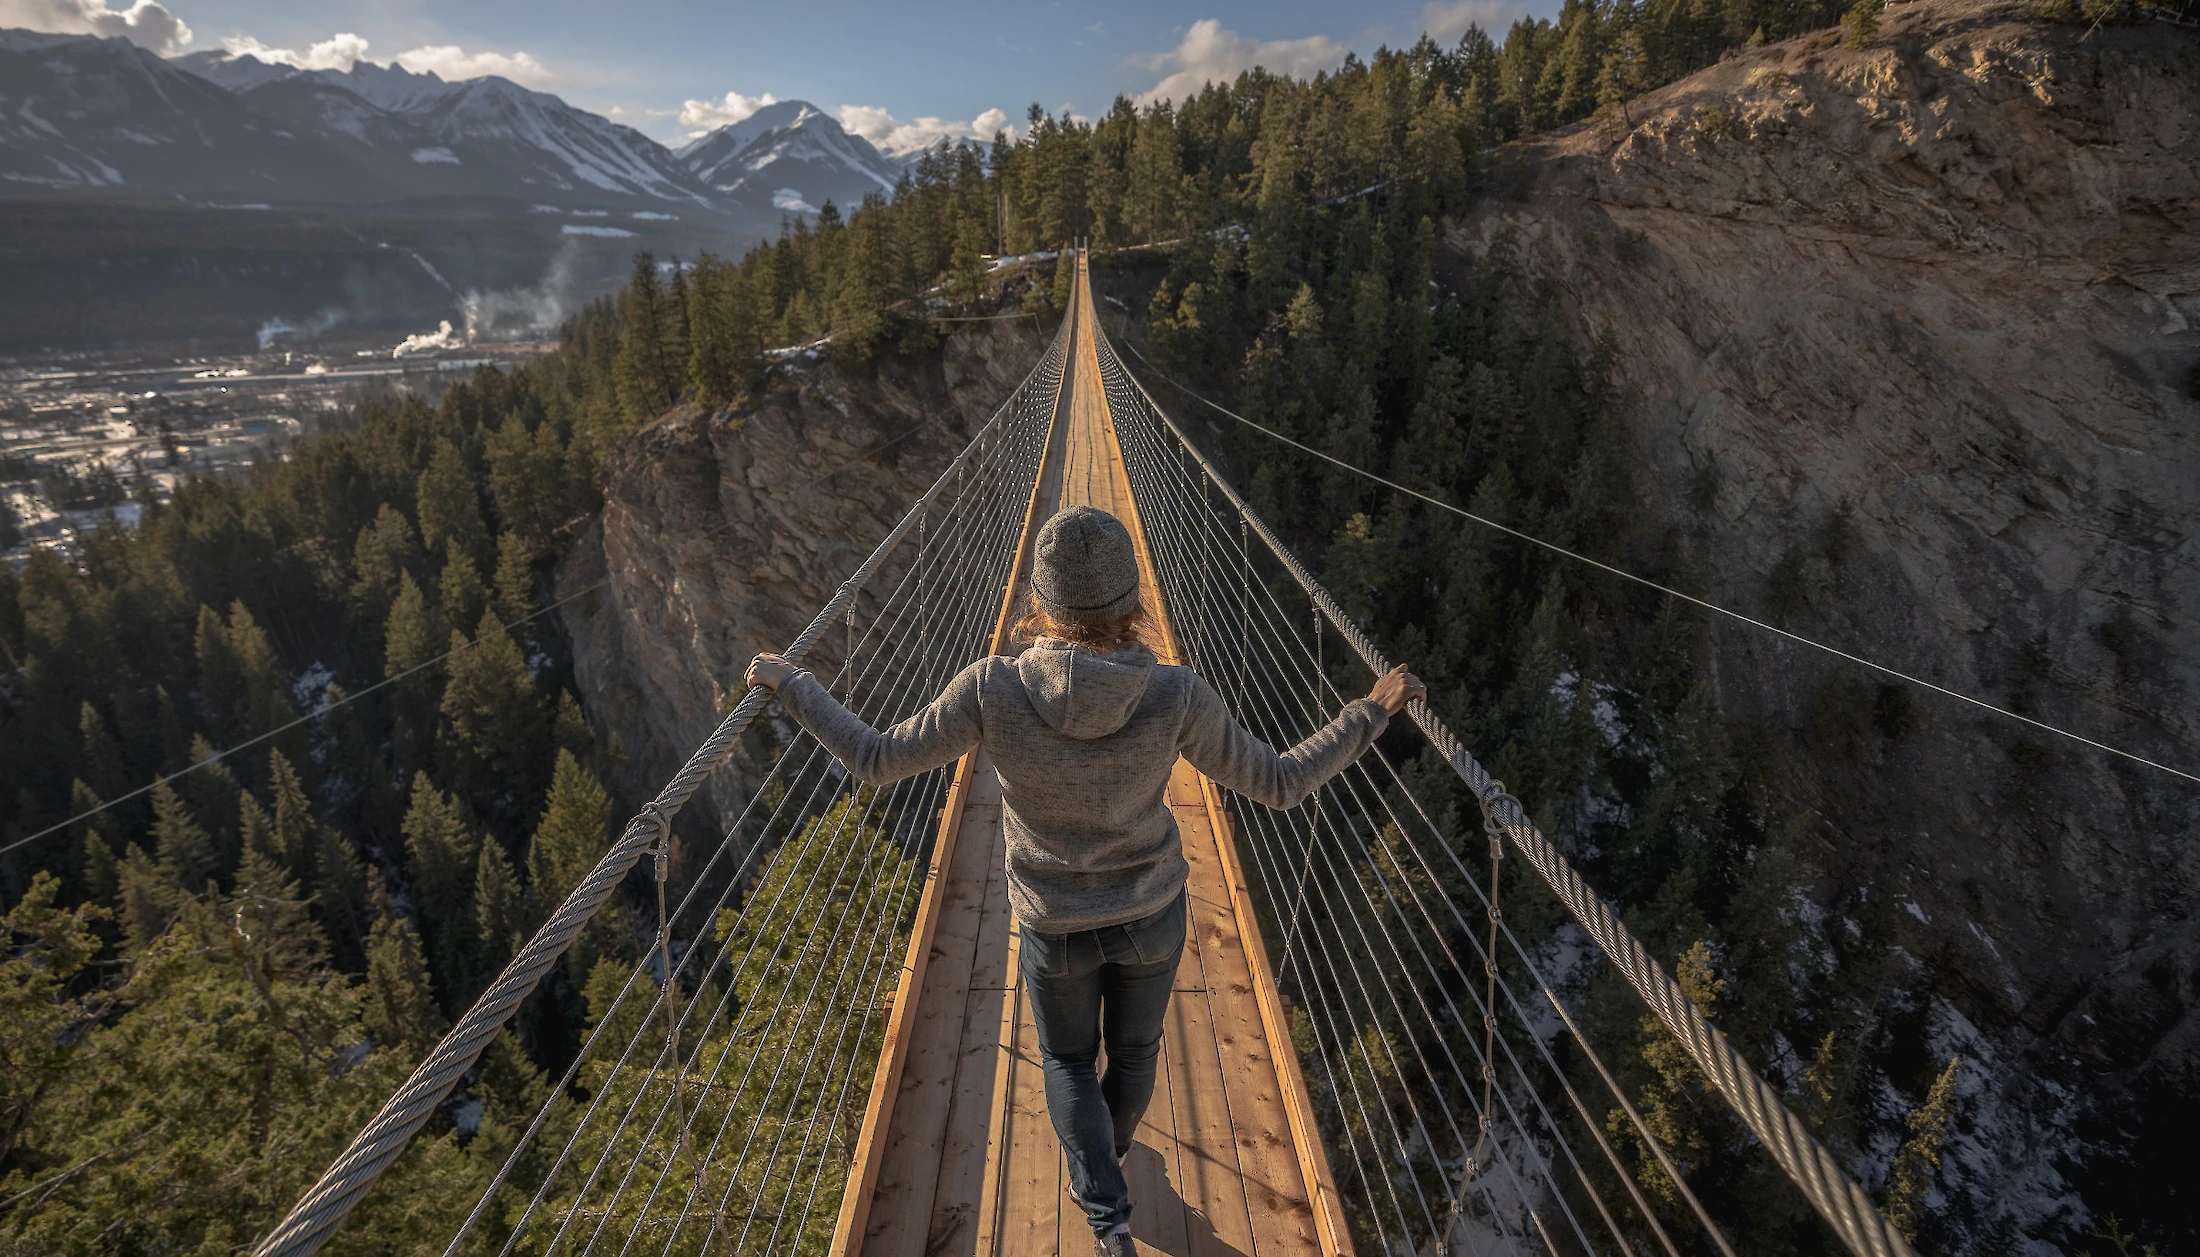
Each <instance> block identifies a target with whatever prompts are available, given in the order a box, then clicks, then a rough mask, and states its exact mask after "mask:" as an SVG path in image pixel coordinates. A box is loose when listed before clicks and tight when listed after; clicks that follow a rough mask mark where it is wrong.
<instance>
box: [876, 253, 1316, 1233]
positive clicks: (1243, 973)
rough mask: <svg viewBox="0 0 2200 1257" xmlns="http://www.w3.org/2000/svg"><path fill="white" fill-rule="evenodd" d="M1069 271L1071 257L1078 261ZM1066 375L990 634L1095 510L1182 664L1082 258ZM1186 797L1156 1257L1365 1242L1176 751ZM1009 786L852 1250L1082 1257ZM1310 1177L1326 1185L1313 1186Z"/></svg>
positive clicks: (1143, 1133) (903, 1048) (1147, 1208)
mask: <svg viewBox="0 0 2200 1257" xmlns="http://www.w3.org/2000/svg"><path fill="white" fill-rule="evenodd" d="M1069 262H1070V259H1069V257H1068V256H1067V255H1065V257H1064V264H1069ZM1075 265H1076V266H1077V267H1078V276H1077V281H1078V282H1077V287H1076V296H1075V299H1074V301H1073V305H1072V310H1071V312H1070V317H1071V318H1072V319H1073V320H1074V321H1075V322H1074V327H1073V333H1072V334H1073V337H1074V340H1073V342H1072V345H1071V350H1070V352H1071V370H1070V371H1069V372H1068V373H1066V376H1065V380H1064V385H1063V395H1062V397H1061V399H1060V401H1059V402H1058V404H1057V407H1056V414H1055V420H1054V426H1053V431H1052V433H1051V434H1050V437H1049V448H1048V456H1047V460H1046V465H1045V470H1044V471H1043V472H1042V473H1041V475H1040V478H1039V483H1038V484H1037V486H1036V487H1035V490H1034V494H1033V498H1032V501H1031V504H1030V508H1029V512H1028V515H1029V518H1028V519H1027V522H1026V527H1025V530H1024V540H1023V543H1022V545H1023V551H1022V553H1021V554H1020V555H1019V557H1018V561H1017V563H1016V565H1015V568H1014V572H1013V574H1012V576H1011V578H1010V584H1009V588H1008V589H1007V590H1006V591H1004V597H1003V601H1002V613H1001V618H1000V623H999V626H998V627H997V629H996V634H995V649H996V650H999V651H1002V652H1003V653H1007V652H1009V651H1013V650H1014V649H1015V647H1013V646H1011V645H1009V644H1008V634H1007V626H1008V625H1009V624H1010V623H1011V622H1012V621H1013V620H1014V619H1015V618H1016V615H1017V613H1018V612H1020V610H1021V608H1022V607H1023V605H1024V600H1025V581H1026V579H1027V573H1028V566H1029V551H1030V544H1031V538H1032V536H1033V535H1034V534H1035V532H1036V530H1037V527H1038V525H1039V524H1041V523H1043V522H1044V521H1045V520H1046V519H1047V518H1048V517H1049V516H1050V515H1052V514H1053V513H1054V512H1055V511H1056V510H1059V509H1060V508H1062V507H1064V506H1070V505H1075V504H1078V503H1089V504H1091V505H1094V506H1098V507H1101V508H1102V509H1105V510H1108V511H1110V512H1112V513H1114V514H1115V515H1116V516H1117V517H1119V518H1121V519H1122V520H1123V521H1124V523H1125V524H1127V525H1128V526H1129V527H1130V529H1131V532H1132V536H1133V537H1134V538H1135V539H1137V541H1138V543H1139V550H1140V560H1141V566H1142V568H1143V570H1144V581H1145V596H1146V599H1147V604H1146V605H1147V606H1148V607H1150V608H1152V609H1153V610H1154V611H1155V613H1156V615H1157V618H1158V619H1160V620H1161V622H1162V625H1163V630H1164V634H1165V635H1166V637H1167V638H1168V642H1167V646H1166V648H1165V649H1163V650H1162V652H1161V653H1162V654H1163V656H1164V659H1165V660H1169V661H1174V660H1175V659H1176V658H1177V657H1178V654H1179V650H1178V646H1177V640H1176V636H1175V633H1174V630H1173V629H1170V628H1169V627H1168V622H1167V606H1166V604H1165V603H1164V602H1163V600H1162V598H1161V591H1160V588H1159V585H1158V583H1157V582H1156V579H1155V575H1154V568H1153V563H1152V560H1151V557H1150V555H1149V554H1148V552H1147V551H1146V547H1145V538H1144V534H1143V531H1142V530H1141V528H1140V525H1139V522H1138V512H1137V506H1136V503H1135V502H1134V501H1133V500H1132V496H1131V488H1130V481H1129V478H1128V477H1127V475H1126V474H1125V472H1124V468H1123V460H1122V453H1121V450H1120V447H1119V446H1118V444H1117V442H1116V435H1115V429H1114V423H1113V420H1112V417H1111V416H1110V414H1109V412H1108V405H1107V399H1106V394H1105V392H1104V391H1103V390H1102V388H1101V385H1100V377H1099V358H1098V353H1097V350H1096V348H1095V342H1094V339H1093V338H1094V332H1095V327H1096V321H1095V318H1094V311H1093V305H1092V299H1091V293H1090V286H1089V284H1088V282H1087V271H1086V267H1085V260H1084V258H1083V257H1082V255H1080V256H1078V257H1077V258H1076V260H1075ZM1168 797H1169V803H1170V806H1171V808H1172V809H1174V811H1175V813H1176V819H1177V824H1178V827H1179V828H1180V829H1181V831H1182V833H1183V839H1184V854H1185V857H1186V859H1187V860H1188V861H1189V862H1190V864H1191V869H1192V874H1191V887H1190V896H1191V898H1190V905H1191V926H1192V929H1191V935H1192V937H1191V941H1190V942H1189V943H1188V945H1187V947H1186V949H1185V954H1184V960H1183V964H1182V967H1181V968H1180V969H1179V970H1178V975H1177V991H1176V996H1175V998H1174V999H1173V1000H1172V1001H1171V1003H1170V1007H1169V1015H1168V1023H1167V1027H1166V1030H1165V1032H1164V1036H1163V1040H1162V1068H1161V1076H1160V1079H1159V1082H1158V1085H1157V1086H1156V1088H1155V1092H1154V1100H1153V1105H1152V1107H1151V1108H1150V1109H1149V1110H1148V1112H1147V1114H1146V1118H1145V1121H1144V1123H1143V1124H1142V1125H1141V1126H1140V1127H1139V1131H1138V1146H1137V1147H1136V1149H1135V1150H1133V1151H1132V1153H1131V1155H1130V1159H1129V1162H1128V1166H1127V1169H1128V1172H1129V1177H1130V1185H1131V1196H1132V1204H1133V1209H1134V1218H1133V1222H1132V1226H1133V1235H1134V1237H1135V1238H1136V1240H1137V1241H1138V1244H1139V1251H1140V1252H1141V1253H1149V1254H1151V1253H1166V1254H1170V1257H1194V1255H1198V1257H1209V1255H1212V1257H1228V1255H1231V1254H1240V1255H1243V1257H1286V1255H1290V1257H1297V1255H1300V1254H1332V1253H1339V1252H1349V1251H1350V1250H1349V1240H1348V1239H1347V1238H1346V1237H1345V1234H1344V1230H1343V1224H1342V1220H1341V1214H1340V1213H1339V1211H1338V1209H1337V1207H1336V1190H1335V1187H1334V1185H1333V1183H1331V1181H1330V1179H1329V1171H1328V1163H1327V1159H1326V1155H1325V1153H1324V1152H1323V1150H1322V1147H1321V1143H1320V1139H1319V1137H1318V1135H1316V1134H1315V1132H1314V1130H1313V1126H1312V1120H1311V1116H1310V1111H1309V1110H1308V1108H1307V1106H1306V1102H1305V1087H1304V1084H1303V1082H1302V1081H1301V1080H1300V1078H1299V1076H1298V1065H1297V1060H1296V1057H1295V1056H1294V1055H1293V1053H1292V1051H1291V1048H1290V1043H1289V1039H1288V1030H1287V1024H1288V1023H1287V1022H1286V1021H1285V1020H1284V1013H1283V1009H1282V1005H1281V1003H1280V1001H1279V1000H1278V999H1277V996H1276V993H1275V985H1274V981H1273V978H1272V975H1271V971H1270V969H1269V967H1268V963H1267V959H1266V957H1265V955H1264V953H1263V949H1262V946H1261V943H1260V938H1259V934H1258V931H1257V930H1256V929H1255V928H1254V927H1253V923H1252V918H1251V905H1250V901H1249V899H1248V897H1247V894H1246V890H1245V885H1244V880H1243V876H1242V873H1241V871H1240V868H1239V866H1238V864H1237V860H1236V851H1235V843H1234V840H1233V838H1232V836H1231V833H1230V829H1229V819H1228V816H1227V815H1226V814H1225V813H1224V812H1223V810H1222V808H1221V805H1220V799H1219V796H1218V795H1217V794H1216V793H1215V791H1214V788H1213V787H1212V786H1211V785H1210V784H1209V783H1207V782H1206V781H1205V780H1204V779H1203V778H1201V777H1200V775H1199V774H1198V773H1197V772H1195V771H1193V770H1192V768H1191V767H1190V765H1188V764H1185V763H1183V762H1182V761H1179V762H1178V764H1177V766H1176V773H1175V776H1174V777H1173V778H1172V779H1171V781H1170V784H1169V794H1168ZM1002 844H1003V839H1002V834H1001V792H1000V784H999V781H998V779H997V778H996V776H995V775H994V772H993V769H992V766H991V764H990V762H989V761H987V760H986V759H985V757H984V756H983V754H982V753H981V754H977V755H973V756H971V757H970V758H968V759H966V760H965V761H964V762H963V763H962V764H961V765H959V766H958V770H957V775H956V781H955V786H954V789H953V790H952V792H951V793H950V796H949V802H948V805H947V806H946V808H944V809H943V811H942V817H941V833H940V841H939V842H938V843H937V844H936V847H937V851H936V852H935V855H934V859H933V865H932V868H931V871H930V873H929V875H928V878H927V882H926V886H925V894H924V899H923V904H922V906H921V908H920V910H919V915H918V920H917V924H916V929H915V932H914V935H913V941H912V943H911V947H910V956H909V960H908V962H907V963H906V964H905V965H904V968H903V972H902V986H901V989H900V991H899V992H898V993H897V996H896V1003H895V1012H894V1017H893V1021H892V1024H891V1025H890V1026H889V1028H888V1031H887V1043H886V1050H885V1052H884V1053H883V1054H882V1057H881V1062H880V1067H879V1074H878V1078H877V1079H876V1081H875V1082H874V1086H873V1089H872V1094H871V1101H870V1109H869V1111H868V1112H867V1114H866V1118H865V1122H864V1127H863V1134H862V1138H861V1141H860V1143H859V1145H858V1148H857V1152H856V1159H855V1164H854V1167H853V1169H852V1170H851V1173H850V1177H849V1184H848V1192H847V1195H846V1197H845V1198H844V1200H843V1202H842V1207H841V1217H840V1226H839V1230H838V1233H837V1234H836V1236H835V1240H834V1246H833V1251H834V1252H835V1253H836V1254H850V1255H852V1254H857V1253H861V1254H864V1255H865V1257H977V1255H979V1254H986V1255H992V1254H1000V1255H1001V1257H1053V1255H1054V1254H1057V1253H1060V1254H1069V1255H1071V1257H1082V1254H1084V1253H1087V1252H1089V1251H1090V1245H1091V1240H1090V1232H1089V1231H1087V1229H1086V1227H1085V1223H1084V1216H1083V1214H1082V1212H1081V1211H1080V1210H1079V1209H1078V1208H1077V1206H1076V1204H1075V1202H1073V1201H1072V1200H1071V1199H1070V1197H1069V1178H1068V1173H1067V1167H1066V1165H1065V1163H1064V1161H1063V1157H1062V1152H1061V1148H1060V1146H1059V1145H1058V1144H1057V1142H1056V1140H1055V1137H1054V1127H1053V1125H1052V1123H1051V1122H1050V1121H1049V1120H1048V1118H1047V1111H1046V1094H1045V1090H1044V1087H1043V1085H1042V1081H1041V1076H1040V1066H1039V1055H1038V1041H1037V1036H1036V1034H1035V1032H1034V1031H1033V1028H1032V1023H1031V1016H1030V1010H1029V1007H1028V1005H1027V1003H1026V1001H1025V998H1024V994H1023V992H1022V991H1021V990H1020V989H1019V986H1018V979H1017V966H1016V952H1017V941H1016V932H1015V929H1014V924H1013V921H1012V920H1011V918H1010V914H1009V906H1008V896H1007V890H1006V886H1005V884H1004V881H1003V865H1004V861H1005V854H1004V850H1003V845H1002ZM1309 1183H1312V1184H1313V1185H1314V1189H1313V1190H1312V1191H1309Z"/></svg>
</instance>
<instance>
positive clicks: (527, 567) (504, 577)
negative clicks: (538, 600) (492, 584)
mask: <svg viewBox="0 0 2200 1257" xmlns="http://www.w3.org/2000/svg"><path fill="white" fill-rule="evenodd" d="M496 587H497V589H496V602H495V607H496V613H497V618H498V619H500V620H502V621H503V622H504V623H506V624H508V625H512V624H518V623H519V622H520V621H521V620H524V619H526V618H527V617H528V616H529V615H532V614H533V613H534V610H535V552H534V551H533V550H532V549H531V548H529V546H528V544H527V541H526V539H525V538H524V537H522V536H520V534H519V533H518V532H516V531H508V532H505V533H503V534H502V535H500V536H499V537H498V538H497V572H496Z"/></svg>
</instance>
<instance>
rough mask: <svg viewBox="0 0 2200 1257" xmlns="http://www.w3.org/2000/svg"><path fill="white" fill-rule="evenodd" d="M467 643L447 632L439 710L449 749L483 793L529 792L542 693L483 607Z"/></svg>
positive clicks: (541, 735) (537, 756)
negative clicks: (446, 677) (448, 657)
mask: <svg viewBox="0 0 2200 1257" xmlns="http://www.w3.org/2000/svg"><path fill="white" fill-rule="evenodd" d="M476 633H477V634H478V637H477V639H476V642H475V644H474V645H472V646H471V647H468V646H466V640H465V638H463V637H461V636H459V635H458V634H457V633H455V632H454V633H452V634H451V648H452V650H453V651H454V652H455V653H454V654H453V655H452V656H451V662H450V665H449V667H450V682H449V684H447V685H446V686H445V687H444V689H443V716H444V719H445V721H446V723H447V727H448V728H449V730H450V737H451V741H452V743H453V746H454V749H455V750H456V751H457V752H458V755H459V757H460V759H461V760H462V762H463V763H464V764H465V765H466V766H467V771H468V773H469V774H470V779H471V780H472V781H473V782H474V784H476V785H478V786H480V787H481V788H482V790H483V792H484V794H490V793H506V794H516V795H517V796H518V797H519V798H520V799H531V798H532V797H533V788H534V786H533V783H536V782H539V781H540V780H541V776H540V774H541V768H540V765H541V762H542V756H543V754H544V751H545V749H546V748H545V747H544V745H543V744H544V740H545V736H546V735H547V733H548V732H549V730H548V728H547V727H546V721H545V712H544V711H543V703H542V698H541V696H540V695H539V694H537V693H536V692H535V679H534V677H533V675H532V674H530V673H529V672H528V669H527V659H526V657H525V656H524V655H522V654H520V649H519V643H518V642H517V641H515V640H513V638H512V635H511V634H510V633H507V632H505V631H504V629H503V628H502V626H500V625H499V624H498V623H497V622H496V618H495V616H493V615H492V614H489V613H486V612H484V613H483V615H482V618H481V622H480V624H479V626H478V627H477V629H476Z"/></svg>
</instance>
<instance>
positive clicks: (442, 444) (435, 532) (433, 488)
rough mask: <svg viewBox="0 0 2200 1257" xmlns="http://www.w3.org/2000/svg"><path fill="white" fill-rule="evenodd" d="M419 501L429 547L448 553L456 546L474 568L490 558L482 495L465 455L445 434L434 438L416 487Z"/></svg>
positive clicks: (422, 528) (422, 531)
mask: <svg viewBox="0 0 2200 1257" xmlns="http://www.w3.org/2000/svg"><path fill="white" fill-rule="evenodd" d="M415 493H416V496H417V499H418V501H419V504H420V507H419V509H420V539H421V541H422V543H424V544H425V545H426V546H427V548H428V549H429V550H430V551H437V550H440V551H443V552H445V553H446V554H447V553H449V551H450V549H451V547H453V546H456V547H457V548H458V549H460V550H462V551H464V552H465V554H466V556H467V557H468V558H470V559H472V560H474V562H475V564H476V567H475V571H476V572H478V571H480V567H479V565H480V564H482V563H485V562H487V561H488V558H489V530H488V527H487V525H485V524H483V523H482V522H481V495H480V494H479V493H477V492H475V490H474V477H473V473H472V472H470V471H468V470H467V467H466V457H465V455H463V454H461V453H459V451H458V447H457V446H456V445H453V444H451V442H450V440H449V439H448V438H443V437H439V438H437V439H436V443H435V452H434V453H433V454H432V455H431V456H430V457H429V459H428V467H427V470H425V471H423V472H421V473H420V483H419V486H418V488H417V489H416V491H415Z"/></svg>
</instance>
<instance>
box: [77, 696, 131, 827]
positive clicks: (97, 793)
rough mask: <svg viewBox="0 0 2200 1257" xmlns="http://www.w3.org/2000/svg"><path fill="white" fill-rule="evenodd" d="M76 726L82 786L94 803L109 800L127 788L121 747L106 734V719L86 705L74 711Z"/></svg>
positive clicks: (127, 778)
mask: <svg viewBox="0 0 2200 1257" xmlns="http://www.w3.org/2000/svg"><path fill="white" fill-rule="evenodd" d="M76 727H77V735H78V737H79V738H80V739H81V740H82V749H83V754H84V759H83V767H84V772H85V774H86V776H85V784H86V785H87V786H88V787H89V788H90V789H91V791H92V794H93V798H94V801H97V800H99V799H112V798H114V797H115V796H116V795H119V794H121V793H123V791H125V790H127V789H129V786H128V784H127V783H128V781H129V776H128V774H127V773H126V772H125V771H124V769H123V767H122V748H121V747H119V746H117V745H116V744H115V738H114V735H113V734H112V733H109V732H108V731H107V720H106V717H104V716H101V715H100V714H99V709H98V708H97V707H94V706H92V705H91V703H89V702H86V703H84V704H83V705H82V706H80V707H79V708H77V716H76ZM73 810H75V811H81V810H83V809H81V808H78V809H73Z"/></svg>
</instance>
